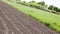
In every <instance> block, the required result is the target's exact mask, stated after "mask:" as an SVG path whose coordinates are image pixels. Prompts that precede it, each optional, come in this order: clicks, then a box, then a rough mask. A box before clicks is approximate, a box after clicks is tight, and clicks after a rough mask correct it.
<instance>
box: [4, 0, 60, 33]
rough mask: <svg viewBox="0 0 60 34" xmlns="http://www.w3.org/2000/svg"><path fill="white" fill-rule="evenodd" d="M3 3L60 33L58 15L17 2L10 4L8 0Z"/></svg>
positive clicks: (59, 16) (59, 17)
mask: <svg viewBox="0 0 60 34" xmlns="http://www.w3.org/2000/svg"><path fill="white" fill-rule="evenodd" d="M3 2H5V3H6V4H8V5H10V6H11V7H13V8H16V9H18V10H19V11H21V12H23V13H25V14H26V15H29V16H31V17H32V18H34V19H36V20H37V21H38V22H43V23H44V24H45V25H47V26H48V27H49V28H51V29H53V30H55V31H57V32H60V15H56V14H53V13H49V12H46V11H43V10H39V9H35V8H31V7H27V6H23V5H21V4H18V3H15V2H10V1H6V0H5V1H4V0H3Z"/></svg>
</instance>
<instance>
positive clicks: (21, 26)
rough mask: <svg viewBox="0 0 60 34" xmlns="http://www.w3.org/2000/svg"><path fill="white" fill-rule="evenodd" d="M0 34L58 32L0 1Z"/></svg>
mask: <svg viewBox="0 0 60 34" xmlns="http://www.w3.org/2000/svg"><path fill="white" fill-rule="evenodd" d="M0 34H58V33H56V32H55V31H52V30H50V29H49V28H47V27H46V26H45V25H44V24H42V23H38V22H37V21H35V20H34V19H32V18H30V17H29V16H26V15H24V14H23V13H22V12H19V11H17V10H16V9H13V8H11V7H10V6H8V5H6V4H4V3H3V2H0Z"/></svg>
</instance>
